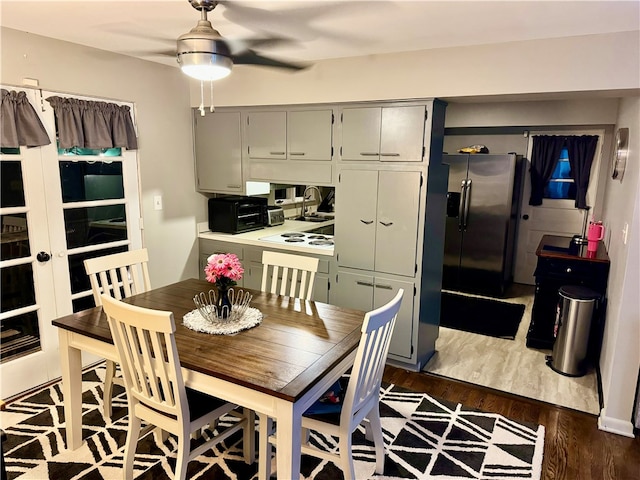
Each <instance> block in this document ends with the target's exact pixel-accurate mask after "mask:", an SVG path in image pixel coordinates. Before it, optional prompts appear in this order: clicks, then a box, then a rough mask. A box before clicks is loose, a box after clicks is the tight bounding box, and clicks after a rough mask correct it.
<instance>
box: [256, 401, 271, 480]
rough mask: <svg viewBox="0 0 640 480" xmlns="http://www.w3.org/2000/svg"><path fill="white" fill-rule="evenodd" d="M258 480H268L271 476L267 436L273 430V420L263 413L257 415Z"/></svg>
mask: <svg viewBox="0 0 640 480" xmlns="http://www.w3.org/2000/svg"><path fill="white" fill-rule="evenodd" d="M258 419H259V426H258V435H259V436H258V449H259V451H258V480H268V479H269V477H270V476H271V444H270V443H269V435H271V430H272V429H273V420H272V419H271V418H270V417H269V416H268V415H265V414H263V413H258Z"/></svg>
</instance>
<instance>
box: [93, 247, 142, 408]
mask: <svg viewBox="0 0 640 480" xmlns="http://www.w3.org/2000/svg"><path fill="white" fill-rule="evenodd" d="M148 262H149V254H148V252H147V249H146V248H141V249H139V250H129V251H128V252H122V253H114V254H112V255H104V256H102V257H96V258H89V259H87V260H85V261H84V268H85V271H86V272H87V275H89V281H90V282H91V290H92V292H93V300H94V301H95V303H96V306H100V305H102V300H101V295H102V294H103V293H104V294H107V295H109V296H111V297H113V298H115V299H117V300H121V299H122V298H126V297H130V296H131V295H135V294H137V293H142V292H146V291H147V290H150V289H151V281H150V280H149V269H148V267H147V264H148ZM114 384H115V385H121V386H124V382H123V381H122V378H121V377H119V376H116V364H115V363H114V362H112V361H111V360H107V361H106V370H105V374H104V392H103V402H104V403H103V405H104V407H103V411H104V416H105V419H110V418H111V414H112V413H113V412H112V408H111V400H112V398H113V385H114Z"/></svg>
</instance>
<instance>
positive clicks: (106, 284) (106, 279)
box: [84, 248, 151, 305]
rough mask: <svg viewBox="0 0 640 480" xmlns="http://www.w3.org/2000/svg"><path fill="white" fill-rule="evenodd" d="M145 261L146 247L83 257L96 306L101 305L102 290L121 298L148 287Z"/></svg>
mask: <svg viewBox="0 0 640 480" xmlns="http://www.w3.org/2000/svg"><path fill="white" fill-rule="evenodd" d="M148 262H149V254H148V253H147V249H146V248H142V249H140V250H130V251H128V252H122V253H114V254H112V255H105V256H103V257H96V258H89V259H87V260H85V261H84V268H85V270H86V272H87V274H88V275H89V281H90V282H91V290H92V292H93V299H94V301H95V302H96V305H101V300H100V295H101V294H103V293H104V294H106V295H109V296H111V297H113V298H116V299H118V300H121V299H123V298H127V297H130V296H131V295H135V294H137V293H142V292H146V291H147V290H150V289H151V280H150V278H149V268H148V265H147V264H148Z"/></svg>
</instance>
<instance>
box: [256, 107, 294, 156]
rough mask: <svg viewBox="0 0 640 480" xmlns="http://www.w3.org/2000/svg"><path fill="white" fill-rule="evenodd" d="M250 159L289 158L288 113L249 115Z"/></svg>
mask: <svg viewBox="0 0 640 480" xmlns="http://www.w3.org/2000/svg"><path fill="white" fill-rule="evenodd" d="M247 146H248V151H249V158H268V159H276V160H278V159H279V160H284V159H286V158H287V112H250V113H249V114H248V115H247Z"/></svg>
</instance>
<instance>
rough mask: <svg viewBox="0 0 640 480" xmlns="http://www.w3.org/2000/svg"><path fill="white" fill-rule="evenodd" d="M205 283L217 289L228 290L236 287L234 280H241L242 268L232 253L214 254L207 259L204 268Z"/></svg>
mask: <svg viewBox="0 0 640 480" xmlns="http://www.w3.org/2000/svg"><path fill="white" fill-rule="evenodd" d="M204 273H205V274H206V275H207V281H208V282H211V283H214V284H215V285H216V286H217V287H219V288H228V287H233V286H234V285H236V280H240V279H241V278H242V274H243V273H244V268H242V264H241V263H240V260H239V259H238V256H237V255H235V254H233V253H216V254H214V255H211V256H210V257H209V258H207V266H206V267H204Z"/></svg>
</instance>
